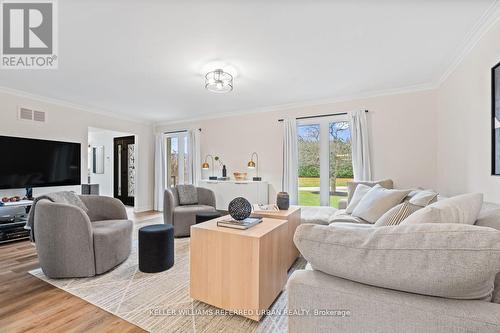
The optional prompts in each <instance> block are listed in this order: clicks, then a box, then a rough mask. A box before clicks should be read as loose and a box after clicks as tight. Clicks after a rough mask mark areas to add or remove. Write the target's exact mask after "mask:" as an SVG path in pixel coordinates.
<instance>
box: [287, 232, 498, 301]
mask: <svg viewBox="0 0 500 333" xmlns="http://www.w3.org/2000/svg"><path fill="white" fill-rule="evenodd" d="M294 241H295V244H296V245H297V248H298V249H299V251H300V253H301V254H302V255H303V256H304V258H305V259H306V260H307V261H308V262H309V263H310V264H311V266H312V268H313V269H315V270H319V271H322V272H324V273H326V274H330V275H334V276H337V277H340V278H343V279H348V280H351V281H356V282H359V283H364V284H369V285H372V286H377V287H381V288H387V289H394V290H401V291H405V292H410V293H416V294H422V295H430V296H439V297H445V298H455V299H480V300H486V301H490V300H491V297H492V291H493V287H494V280H495V275H496V274H497V273H499V272H500V232H499V231H498V230H495V229H492V228H486V227H478V226H473V225H466V224H451V223H449V224H444V223H443V224H432V223H425V224H418V225H398V226H395V227H391V228H389V227H385V228H376V227H373V228H359V227H351V228H345V227H337V226H336V224H335V223H334V224H330V225H328V226H320V225H311V224H302V225H300V226H298V227H297V230H296V232H295V236H294ZM332 253H335V255H332Z"/></svg>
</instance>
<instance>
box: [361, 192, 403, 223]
mask: <svg viewBox="0 0 500 333" xmlns="http://www.w3.org/2000/svg"><path fill="white" fill-rule="evenodd" d="M408 193H410V190H389V189H386V188H383V187H382V186H380V185H375V186H374V187H372V188H371V189H370V191H368V193H366V194H365V196H364V197H363V198H362V199H361V201H360V202H359V203H358V205H357V206H356V208H354V211H353V212H352V215H354V216H357V217H360V218H362V219H363V220H366V221H368V222H369V223H375V222H377V220H378V219H379V218H380V217H381V216H382V215H384V214H385V213H386V212H387V211H388V210H389V209H391V208H392V207H394V206H396V205H397V204H399V203H401V201H403V199H404V198H405V197H406V196H407V195H408Z"/></svg>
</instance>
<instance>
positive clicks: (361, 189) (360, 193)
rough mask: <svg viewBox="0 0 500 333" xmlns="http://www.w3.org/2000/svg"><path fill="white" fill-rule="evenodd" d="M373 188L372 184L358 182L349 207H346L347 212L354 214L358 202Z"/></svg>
mask: <svg viewBox="0 0 500 333" xmlns="http://www.w3.org/2000/svg"><path fill="white" fill-rule="evenodd" d="M371 189H372V187H371V186H368V185H364V184H358V186H356V189H355V190H354V194H353V195H352V198H351V201H349V204H348V205H347V208H346V209H345V212H346V213H347V214H352V211H353V210H354V208H356V206H357V205H358V203H359V202H360V201H361V199H363V197H364V196H365V194H366V193H368V191H370V190H371Z"/></svg>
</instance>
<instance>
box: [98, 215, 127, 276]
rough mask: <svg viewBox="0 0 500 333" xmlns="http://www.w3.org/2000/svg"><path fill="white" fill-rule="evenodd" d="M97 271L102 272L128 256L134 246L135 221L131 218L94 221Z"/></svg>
mask: <svg viewBox="0 0 500 333" xmlns="http://www.w3.org/2000/svg"><path fill="white" fill-rule="evenodd" d="M91 225H92V234H93V238H94V257H95V272H96V274H102V273H104V272H107V271H109V270H110V269H111V268H113V267H115V266H117V265H118V264H120V263H122V262H123V261H124V260H125V259H127V258H128V256H129V254H130V249H131V246H132V229H133V223H132V221H129V220H106V221H95V222H92V224H91Z"/></svg>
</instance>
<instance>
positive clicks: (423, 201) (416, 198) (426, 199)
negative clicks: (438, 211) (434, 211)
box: [408, 190, 438, 207]
mask: <svg viewBox="0 0 500 333" xmlns="http://www.w3.org/2000/svg"><path fill="white" fill-rule="evenodd" d="M437 196H438V194H437V193H436V192H434V191H430V190H422V191H417V193H415V195H413V196H412V197H411V198H410V200H409V201H408V202H409V203H411V204H414V205H417V206H420V207H425V206H428V205H430V204H431V203H434V202H436V201H437Z"/></svg>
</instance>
